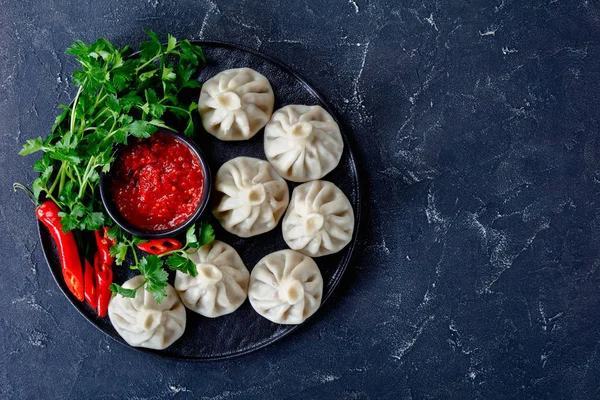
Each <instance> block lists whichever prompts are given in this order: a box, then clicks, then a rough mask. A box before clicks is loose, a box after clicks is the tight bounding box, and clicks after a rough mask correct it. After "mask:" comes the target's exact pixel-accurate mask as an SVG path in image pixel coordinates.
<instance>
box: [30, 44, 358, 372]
mask: <svg viewBox="0 0 600 400" xmlns="http://www.w3.org/2000/svg"><path fill="white" fill-rule="evenodd" d="M189 42H190V43H192V44H195V45H198V46H201V47H202V46H207V47H225V48H230V49H234V50H241V51H244V52H247V53H250V54H253V55H255V56H258V57H260V58H263V59H265V60H267V61H269V62H270V63H272V64H274V65H276V66H277V67H279V68H281V69H282V70H284V71H285V72H287V73H288V74H290V75H292V76H294V78H296V79H297V80H298V81H299V82H301V83H302V85H303V86H304V87H305V89H307V90H308V91H309V92H310V93H311V94H312V95H313V96H314V97H316V98H317V99H318V100H319V101H320V102H321V105H322V106H323V108H324V109H325V110H326V111H327V112H328V113H329V114H330V115H331V116H332V117H333V119H334V120H335V122H336V123H337V124H338V126H340V128H341V129H340V130H341V133H342V140H343V141H344V145H345V147H346V151H347V152H348V156H349V157H350V161H351V162H350V164H351V166H352V171H353V174H352V179H353V181H354V183H355V187H356V192H355V193H354V195H355V196H356V209H355V210H354V221H355V226H354V232H353V234H352V240H351V241H350V243H349V244H348V247H347V251H348V253H347V255H346V257H345V258H343V259H342V262H341V264H342V265H341V267H339V268H337V270H336V271H335V273H334V274H333V276H332V283H331V290H329V291H328V293H326V294H325V296H323V299H322V301H321V305H320V306H319V310H317V312H316V313H315V314H318V313H319V311H320V309H321V308H322V307H323V304H325V303H326V302H327V300H328V299H329V298H330V297H331V295H332V294H333V293H334V292H335V291H336V290H337V289H338V286H339V283H340V281H341V279H342V277H343V276H344V274H345V273H346V270H347V269H348V265H349V264H350V263H351V261H352V260H353V259H354V258H355V257H356V254H355V250H356V247H357V245H358V244H359V240H358V234H359V231H360V226H361V221H362V193H361V179H360V174H359V171H358V168H357V165H356V157H355V154H354V152H353V149H352V144H351V143H350V140H349V137H348V135H347V133H346V132H345V131H344V129H343V128H342V126H343V125H342V124H341V123H340V120H339V119H338V118H337V116H336V114H335V113H334V112H333V110H332V107H331V106H330V105H329V103H328V102H327V101H325V98H324V97H323V96H322V95H321V94H320V93H319V92H318V91H317V90H316V89H315V88H314V87H313V86H312V85H311V84H310V83H309V82H308V81H307V80H306V79H305V78H303V77H302V76H300V75H299V74H298V73H297V72H296V71H294V70H293V69H292V68H290V67H289V66H288V65H287V64H285V63H283V62H282V61H280V60H279V59H277V58H275V57H273V56H271V55H268V54H265V53H263V52H261V51H259V50H256V49H253V48H251V47H247V46H245V45H241V44H238V43H233V42H227V41H220V40H189ZM138 53H139V51H136V52H135V53H133V54H132V56H133V55H136V54H138ZM43 229H46V228H45V227H44V226H43V224H42V222H41V221H39V220H38V237H39V239H40V243H41V245H42V253H43V254H44V259H45V260H46V264H47V265H48V269H49V270H50V274H51V275H52V278H53V279H54V281H55V282H56V284H57V285H58V287H59V288H60V290H61V292H62V293H63V294H64V295H65V297H66V298H67V300H68V301H69V303H71V305H72V306H73V307H74V308H75V309H76V310H77V312H79V314H80V315H81V316H83V318H84V319H85V320H86V321H88V322H89V323H90V324H92V325H93V326H94V327H95V328H96V329H98V330H99V331H100V332H102V334H104V335H105V336H108V337H109V338H110V339H111V340H113V341H115V342H117V343H119V344H121V345H123V346H125V347H127V348H129V349H133V350H134V351H137V352H140V353H145V354H150V355H152V356H153V357H157V358H160V359H171V360H179V361H189V362H211V361H222V360H229V359H233V358H236V357H241V356H244V355H247V354H250V353H253V352H255V351H258V350H260V349H264V348H265V347H267V346H269V345H270V344H273V343H275V342H277V341H279V340H281V339H283V338H285V337H287V336H288V335H289V334H291V333H292V332H295V331H296V330H297V329H298V328H300V327H302V326H304V325H305V324H306V322H307V321H309V320H311V319H312V318H313V317H312V316H311V317H309V318H308V319H307V320H306V321H304V322H303V323H301V324H298V325H293V326H291V327H290V328H289V329H286V330H285V331H283V332H282V333H281V334H278V335H275V336H272V337H270V338H268V339H266V340H264V341H262V342H260V344H258V345H256V346H253V347H252V348H248V349H245V350H242V351H235V352H228V353H224V354H219V355H217V356H211V357H187V356H179V355H173V354H167V353H164V352H162V351H161V350H153V349H146V348H143V347H134V346H131V345H129V344H127V343H126V342H125V341H124V340H123V339H122V338H117V337H115V336H113V335H112V334H110V333H109V332H106V331H105V330H104V329H103V328H102V327H101V326H99V324H98V323H97V322H96V321H95V320H94V319H92V318H90V317H89V316H88V315H87V314H86V313H85V312H84V310H83V308H84V307H86V306H85V302H79V301H78V300H77V299H75V297H74V296H73V294H72V293H71V292H70V291H69V290H68V288H67V287H66V284H65V282H64V281H63V280H62V279H59V277H58V276H57V275H58V274H56V273H55V272H54V270H53V268H52V267H51V266H50V260H49V258H48V254H47V252H46V246H45V245H44V242H45V240H44V237H43V236H42V230H43ZM50 245H51V246H54V244H53V243H52V242H50ZM61 278H62V276H61ZM186 312H187V310H186Z"/></svg>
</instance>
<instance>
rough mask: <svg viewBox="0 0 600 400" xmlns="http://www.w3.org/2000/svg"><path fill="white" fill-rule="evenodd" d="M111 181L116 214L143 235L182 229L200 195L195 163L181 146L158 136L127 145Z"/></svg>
mask: <svg viewBox="0 0 600 400" xmlns="http://www.w3.org/2000/svg"><path fill="white" fill-rule="evenodd" d="M110 176H111V195H112V200H113V202H114V204H115V205H116V207H117V209H118V210H119V212H120V213H121V215H122V216H123V218H125V220H127V222H129V223H130V224H132V225H134V226H135V227H137V228H138V229H141V230H143V231H146V232H162V231H167V230H171V229H174V228H176V227H178V226H181V225H182V224H183V223H185V222H186V221H187V220H188V219H189V218H190V217H191V216H192V215H193V214H194V212H195V211H196V209H197V208H198V207H199V206H200V202H201V201H202V197H203V195H204V175H203V173H202V167H201V166H200V161H199V160H198V157H197V156H196V155H195V154H194V153H192V152H191V151H190V149H189V148H188V147H187V145H186V144H185V143H182V142H180V141H178V140H177V139H176V138H174V137H173V136H170V135H165V134H161V133H155V134H154V135H152V136H151V137H149V138H147V139H134V140H133V141H131V142H130V143H129V145H128V146H127V147H126V148H125V149H124V150H123V151H122V152H121V154H120V155H119V157H118V159H117V160H116V161H115V163H114V164H113V168H112V169H111V175H110Z"/></svg>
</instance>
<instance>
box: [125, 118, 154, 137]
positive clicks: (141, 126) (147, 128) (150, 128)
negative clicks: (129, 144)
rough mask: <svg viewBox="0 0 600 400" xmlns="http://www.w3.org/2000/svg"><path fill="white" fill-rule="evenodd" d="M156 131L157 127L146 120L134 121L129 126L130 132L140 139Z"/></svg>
mask: <svg viewBox="0 0 600 400" xmlns="http://www.w3.org/2000/svg"><path fill="white" fill-rule="evenodd" d="M156 131H157V128H156V127H155V126H154V125H150V124H149V123H148V122H146V121H134V122H133V123H132V124H131V125H130V126H129V133H130V134H132V135H133V136H135V137H136V138H140V139H143V138H148V137H150V135H152V134H153V133H154V132H156Z"/></svg>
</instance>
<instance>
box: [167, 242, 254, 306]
mask: <svg viewBox="0 0 600 400" xmlns="http://www.w3.org/2000/svg"><path fill="white" fill-rule="evenodd" d="M190 259H191V260H192V261H193V262H194V263H195V264H196V270H197V271H198V275H196V276H191V275H188V274H186V273H183V272H181V271H177V274H176V275H175V290H177V292H178V293H179V296H180V297H181V301H183V304H185V306H186V307H187V308H189V309H190V310H192V311H194V312H197V313H198V314H200V315H203V316H205V317H210V318H215V317H220V316H222V315H226V314H229V313H232V312H234V311H235V310H237V309H238V307H239V306H241V305H242V303H243V302H244V301H245V300H246V297H247V296H248V281H249V280H250V273H249V272H248V269H247V268H246V266H245V265H244V263H243V261H242V259H241V258H240V256H239V254H238V253H237V251H235V249H234V248H233V247H231V246H230V245H228V244H226V243H223V242H221V241H218V240H215V241H213V242H211V243H209V244H207V245H205V246H202V247H200V248H199V249H198V250H197V251H195V252H193V253H191V254H190Z"/></svg>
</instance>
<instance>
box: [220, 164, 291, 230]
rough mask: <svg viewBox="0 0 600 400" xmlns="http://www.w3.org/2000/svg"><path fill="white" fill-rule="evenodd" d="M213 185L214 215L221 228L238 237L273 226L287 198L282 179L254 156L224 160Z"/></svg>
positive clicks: (280, 214)
mask: <svg viewBox="0 0 600 400" xmlns="http://www.w3.org/2000/svg"><path fill="white" fill-rule="evenodd" d="M214 188H215V192H216V193H215V199H216V201H217V206H216V207H215V208H214V209H213V214H214V216H215V217H216V218H217V219H218V220H219V222H220V223H221V225H222V226H223V228H225V229H226V230H227V231H229V232H231V233H233V234H234V235H237V236H240V237H250V236H255V235H259V234H261V233H264V232H268V231H270V230H271V229H273V228H275V226H277V223H278V222H279V219H280V218H281V216H282V215H283V213H284V212H285V209H286V207H287V206H288V203H289V200H290V193H289V191H288V186H287V183H286V182H285V180H283V178H282V177H280V176H279V175H277V172H275V170H274V169H273V167H271V165H269V163H268V162H266V161H263V160H259V159H258V158H250V157H237V158H234V159H233V160H229V161H227V162H226V163H225V164H223V165H222V166H221V168H219V171H218V172H217V176H216V179H215V186H214Z"/></svg>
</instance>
